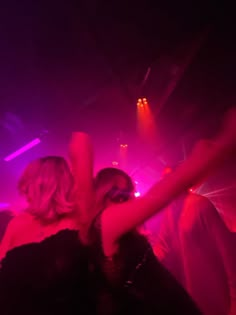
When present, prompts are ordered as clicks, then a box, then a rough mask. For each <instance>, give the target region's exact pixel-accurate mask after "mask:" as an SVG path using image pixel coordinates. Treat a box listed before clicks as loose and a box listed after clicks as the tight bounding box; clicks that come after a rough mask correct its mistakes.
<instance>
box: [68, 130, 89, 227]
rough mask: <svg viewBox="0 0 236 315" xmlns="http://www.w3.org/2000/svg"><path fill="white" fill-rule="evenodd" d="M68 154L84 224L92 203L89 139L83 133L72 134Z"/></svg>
mask: <svg viewBox="0 0 236 315" xmlns="http://www.w3.org/2000/svg"><path fill="white" fill-rule="evenodd" d="M69 154H70V161H71V166H72V172H73V175H74V178H75V187H76V197H77V200H76V202H77V205H78V209H79V216H80V220H82V222H84V221H86V219H87V214H88V211H89V209H90V208H91V205H92V202H93V146H92V142H91V139H90V137H89V136H88V135H87V134H86V133H83V132H74V133H73V134H72V137H71V141H70V145H69Z"/></svg>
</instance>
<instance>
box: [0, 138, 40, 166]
mask: <svg viewBox="0 0 236 315" xmlns="http://www.w3.org/2000/svg"><path fill="white" fill-rule="evenodd" d="M40 142H41V140H40V139H39V138H35V139H34V140H32V141H31V142H29V143H27V144H26V145H24V146H23V147H21V148H20V149H19V150H17V151H15V152H13V153H12V154H10V155H8V156H7V157H5V159H4V161H5V162H9V161H11V160H13V159H15V158H16V157H17V156H19V155H21V154H22V153H24V152H26V151H28V150H30V149H31V148H33V147H35V146H36V145H37V144H39V143H40Z"/></svg>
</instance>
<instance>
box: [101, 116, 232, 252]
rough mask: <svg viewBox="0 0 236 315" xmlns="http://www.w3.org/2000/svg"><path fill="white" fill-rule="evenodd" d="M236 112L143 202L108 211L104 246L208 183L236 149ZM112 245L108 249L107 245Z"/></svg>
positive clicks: (105, 216)
mask: <svg viewBox="0 0 236 315" xmlns="http://www.w3.org/2000/svg"><path fill="white" fill-rule="evenodd" d="M235 121H236V112H235V111H233V112H232V113H231V117H229V118H228V119H227V121H226V125H225V128H224V130H223V132H222V133H221V134H220V135H219V136H218V137H217V138H216V139H215V141H200V142H199V143H198V144H197V145H196V146H195V148H194V150H193V152H192V154H191V156H190V157H189V158H188V159H187V160H186V161H185V162H184V163H183V164H182V165H180V166H179V168H178V169H177V170H176V171H175V172H173V173H172V174H170V175H169V176H168V177H166V178H164V179H163V180H161V181H160V182H158V183H157V184H155V185H154V186H153V187H152V188H151V189H150V190H149V192H148V193H147V194H146V195H145V196H143V197H140V198H136V199H134V200H130V201H128V202H126V203H122V204H118V205H114V206H111V207H109V208H108V209H106V210H105V211H104V213H103V214H102V217H101V224H102V235H103V240H104V246H105V247H106V246H107V247H109V246H110V244H111V243H112V242H113V243H114V244H115V243H116V241H118V240H119V238H120V237H121V236H122V235H124V234H125V233H127V232H128V231H130V230H132V229H134V228H135V227H136V226H138V225H140V224H141V223H143V222H144V221H145V220H147V219H148V218H150V217H151V216H152V215H154V214H155V213H157V212H159V211H160V210H162V209H163V208H164V207H165V206H166V205H167V204H168V203H169V202H171V201H172V200H173V199H174V198H175V197H176V196H178V195H179V194H180V193H182V192H184V191H186V190H187V189H188V188H190V187H192V186H194V185H196V184H197V183H198V182H199V181H201V180H203V179H205V177H206V176H207V175H208V173H209V172H212V171H213V170H215V169H216V168H217V167H218V166H220V165H221V164H222V162H223V161H224V160H225V158H226V157H228V155H229V154H230V153H231V149H232V147H233V148H235V139H236V136H235V134H236V127H235ZM107 241H108V243H109V245H106V244H105V243H107Z"/></svg>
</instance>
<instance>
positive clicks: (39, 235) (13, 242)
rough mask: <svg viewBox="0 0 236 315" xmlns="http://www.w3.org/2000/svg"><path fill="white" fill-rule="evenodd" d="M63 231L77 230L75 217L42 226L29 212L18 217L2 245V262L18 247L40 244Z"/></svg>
mask: <svg viewBox="0 0 236 315" xmlns="http://www.w3.org/2000/svg"><path fill="white" fill-rule="evenodd" d="M63 229H70V230H75V229H77V225H76V220H75V218H74V217H65V218H63V219H62V220H59V221H55V222H54V223H50V224H42V223H41V222H40V221H39V220H37V219H36V218H35V217H34V216H32V215H31V214H29V213H27V212H23V213H21V214H18V215H16V216H15V217H14V218H13V219H12V220H11V221H10V223H9V224H8V227H7V229H6V231H5V235H4V237H3V239H2V242H1V245H0V260H1V259H2V258H3V257H4V256H5V254H6V253H7V252H8V251H9V250H11V249H13V248H15V247H18V246H21V245H24V244H29V243H38V242H41V241H42V240H44V239H45V238H47V237H49V236H50V235H54V234H56V233H57V232H58V231H60V230H63Z"/></svg>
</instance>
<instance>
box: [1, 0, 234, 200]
mask: <svg viewBox="0 0 236 315" xmlns="http://www.w3.org/2000/svg"><path fill="white" fill-rule="evenodd" d="M1 6H2V7H1V11H0V21H1V22H0V23H1V28H0V47H1V50H0V69H1V76H0V84H1V94H0V141H1V146H0V159H1V162H0V172H1V192H0V201H2V202H3V201H8V200H9V199H11V198H12V196H13V195H14V194H15V192H13V191H15V183H16V179H17V177H18V176H19V174H20V172H21V170H22V168H23V167H24V166H25V164H26V163H27V162H28V161H29V160H31V159H33V158H35V157H38V156H40V155H46V154H63V155H66V150H67V148H66V144H67V141H68V137H69V135H70V132H71V131H72V130H76V129H77V130H84V131H87V132H89V133H90V134H91V135H92V137H93V139H94V143H95V148H96V153H97V161H98V162H97V164H98V167H100V166H105V165H109V164H110V163H111V161H112V160H114V159H116V158H117V151H118V149H117V146H118V142H117V139H118V138H119V139H121V141H125V142H127V143H128V144H129V147H130V149H129V165H128V170H129V171H130V172H131V173H133V174H137V173H139V172H143V171H144V170H145V173H146V176H147V177H148V176H149V177H152V178H155V176H157V174H159V173H158V172H159V170H160V168H161V167H162V166H163V164H162V162H160V161H163V160H164V161H165V162H166V163H175V162H177V161H178V160H181V159H183V158H184V156H183V155H184V154H183V152H184V151H185V150H186V151H187V152H188V150H189V148H190V147H191V146H192V143H193V142H194V141H195V140H196V139H197V138H199V137H200V136H209V135H211V134H213V133H214V132H215V129H216V126H217V125H218V123H219V120H220V118H221V117H222V113H223V112H224V111H225V109H226V108H227V107H228V106H231V105H232V104H235V93H234V92H235V65H236V61H235V55H236V54H235V53H236V51H235V50H236V49H235V28H234V22H233V21H234V16H232V14H231V13H230V12H233V11H232V10H231V8H229V7H226V6H225V5H224V7H222V6H221V7H217V6H216V4H213V3H210V2H209V1H196V2H194V1H173V3H172V2H171V1H155V5H154V4H153V3H151V2H148V1H142V2H141V1H140V2H138V1H96V0H90V1H27V0H23V1H11V0H9V1H5V3H4V5H3V4H1ZM148 69H149V70H150V72H149V76H148V78H147V80H146V81H145V82H144V78H145V74H146V73H147V70H148ZM179 70H184V71H183V73H181V71H180V74H181V75H177V76H176V73H177V74H178V73H179V72H178V71H179ZM173 82H174V83H175V84H173V87H172V88H171V89H170V93H168V87H169V86H170V84H172V83H173ZM140 96H146V97H147V98H148V99H149V100H150V104H151V106H152V109H153V112H154V113H155V115H156V123H157V126H158V132H159V135H160V137H159V139H160V142H159V143H157V144H156V147H150V146H149V147H145V145H144V144H143V143H142V142H140V140H139V139H138V137H137V134H136V115H135V111H136V99H137V98H138V97H140ZM165 96H168V97H166V98H165ZM45 130H47V134H46V135H45V136H44V138H43V141H42V144H40V145H39V146H38V147H35V148H34V149H32V150H31V151H29V152H27V153H25V154H24V155H22V156H21V157H19V158H17V159H15V160H13V161H12V162H9V163H6V162H4V161H3V158H4V157H5V156H6V155H7V154H9V153H11V152H12V151H14V150H16V149H17V148H19V147H20V146H22V145H24V144H25V143H26V142H28V141H30V140H32V139H33V138H35V137H36V136H38V135H40V134H41V133H42V132H44V131H45ZM144 147H145V150H144V149H143V148H144ZM144 151H145V153H144ZM147 181H149V182H150V180H149V178H148V179H147Z"/></svg>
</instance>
